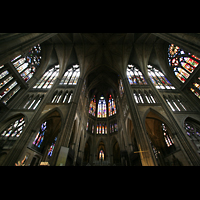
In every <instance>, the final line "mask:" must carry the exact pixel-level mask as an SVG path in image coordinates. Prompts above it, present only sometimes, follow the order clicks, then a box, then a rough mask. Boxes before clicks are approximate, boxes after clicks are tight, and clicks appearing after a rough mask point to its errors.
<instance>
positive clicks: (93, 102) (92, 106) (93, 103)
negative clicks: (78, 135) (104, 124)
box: [89, 95, 96, 117]
mask: <svg viewBox="0 0 200 200" xmlns="http://www.w3.org/2000/svg"><path fill="white" fill-rule="evenodd" d="M89 113H90V114H91V115H92V116H94V117H95V113H96V98H95V95H94V97H93V98H92V100H91V102H90V108H89Z"/></svg>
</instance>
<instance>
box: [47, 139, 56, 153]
mask: <svg viewBox="0 0 200 200" xmlns="http://www.w3.org/2000/svg"><path fill="white" fill-rule="evenodd" d="M56 141H57V137H55V139H54V141H53V143H52V145H51V146H50V149H49V152H48V156H49V157H51V156H52V154H53V150H54V148H55V144H56Z"/></svg>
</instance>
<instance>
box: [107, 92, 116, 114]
mask: <svg viewBox="0 0 200 200" xmlns="http://www.w3.org/2000/svg"><path fill="white" fill-rule="evenodd" d="M108 114H109V117H110V116H112V115H114V114H116V106H115V101H114V100H113V98H112V96H111V95H110V96H109V100H108Z"/></svg>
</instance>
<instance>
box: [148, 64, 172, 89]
mask: <svg viewBox="0 0 200 200" xmlns="http://www.w3.org/2000/svg"><path fill="white" fill-rule="evenodd" d="M147 68H148V75H149V78H150V79H151V81H152V83H153V84H154V85H155V87H156V88H157V89H175V87H174V86H173V85H172V84H171V83H170V82H169V81H168V80H167V78H166V77H165V76H164V74H163V73H162V72H161V71H159V70H158V69H156V68H155V67H153V66H151V65H147Z"/></svg>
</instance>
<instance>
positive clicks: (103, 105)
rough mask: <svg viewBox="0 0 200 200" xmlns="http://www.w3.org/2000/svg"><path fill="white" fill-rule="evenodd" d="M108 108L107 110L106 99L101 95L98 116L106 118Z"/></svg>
mask: <svg viewBox="0 0 200 200" xmlns="http://www.w3.org/2000/svg"><path fill="white" fill-rule="evenodd" d="M106 113H107V110H106V101H105V99H104V96H101V97H100V99H99V103H98V115H97V117H98V118H104V117H106V116H107V114H106Z"/></svg>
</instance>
